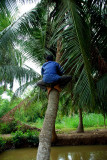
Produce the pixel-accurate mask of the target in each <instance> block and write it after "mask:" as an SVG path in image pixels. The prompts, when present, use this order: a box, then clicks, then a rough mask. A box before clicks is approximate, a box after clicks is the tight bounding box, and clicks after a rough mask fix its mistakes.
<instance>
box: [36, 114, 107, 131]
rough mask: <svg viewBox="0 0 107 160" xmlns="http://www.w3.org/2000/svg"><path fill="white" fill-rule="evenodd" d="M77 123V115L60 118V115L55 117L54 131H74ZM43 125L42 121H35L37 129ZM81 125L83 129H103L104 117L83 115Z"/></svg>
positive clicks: (100, 115)
mask: <svg viewBox="0 0 107 160" xmlns="http://www.w3.org/2000/svg"><path fill="white" fill-rule="evenodd" d="M78 123H79V117H78V115H76V114H75V115H74V116H69V117H67V116H64V117H61V116H60V115H57V119H56V123H55V126H56V129H61V130H63V129H64V128H65V129H76V128H77V127H78ZM42 124H43V119H37V121H36V124H35V125H36V126H37V127H38V128H41V127H42ZM106 124H107V118H106ZM83 125H84V127H85V128H89V127H94V128H97V127H104V117H103V116H102V114H95V113H89V114H86V113H84V114H83Z"/></svg>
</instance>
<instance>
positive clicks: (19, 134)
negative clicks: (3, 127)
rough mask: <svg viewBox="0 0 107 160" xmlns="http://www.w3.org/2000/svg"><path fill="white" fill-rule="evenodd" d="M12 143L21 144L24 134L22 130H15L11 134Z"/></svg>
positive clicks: (18, 145) (17, 145)
mask: <svg viewBox="0 0 107 160" xmlns="http://www.w3.org/2000/svg"><path fill="white" fill-rule="evenodd" d="M12 135H13V138H12V143H13V144H14V145H15V147H16V148H17V147H20V146H21V145H22V144H23V139H24V134H23V132H22V131H16V132H15V133H13V134H12Z"/></svg>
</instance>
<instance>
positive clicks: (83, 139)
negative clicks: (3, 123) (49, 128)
mask: <svg viewBox="0 0 107 160" xmlns="http://www.w3.org/2000/svg"><path fill="white" fill-rule="evenodd" d="M0 137H4V138H7V137H8V138H9V137H11V135H10V134H4V135H0ZM52 145H55V146H66V145H73V146H75V145H107V129H96V130H91V131H85V132H84V133H76V132H75V131H72V132H70V133H69V134H65V133H63V134H57V141H56V142H55V143H53V144H52Z"/></svg>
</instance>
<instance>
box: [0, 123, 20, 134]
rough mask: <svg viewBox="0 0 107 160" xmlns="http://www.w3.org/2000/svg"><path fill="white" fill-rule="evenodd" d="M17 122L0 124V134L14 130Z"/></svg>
mask: <svg viewBox="0 0 107 160" xmlns="http://www.w3.org/2000/svg"><path fill="white" fill-rule="evenodd" d="M16 125H17V123H16V122H15V121H12V122H8V123H1V124H0V134H9V133H11V132H14V131H16Z"/></svg>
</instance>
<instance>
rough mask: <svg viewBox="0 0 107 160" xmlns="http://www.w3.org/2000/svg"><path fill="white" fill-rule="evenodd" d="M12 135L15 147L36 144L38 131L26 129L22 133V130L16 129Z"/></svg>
mask: <svg viewBox="0 0 107 160" xmlns="http://www.w3.org/2000/svg"><path fill="white" fill-rule="evenodd" d="M12 135H13V138H12V143H13V144H14V145H15V147H16V148H19V147H21V146H26V145H32V146H36V145H37V144H38V143H39V138H38V132H32V131H30V130H27V132H25V133H23V132H22V131H16V132H15V133H13V134H12Z"/></svg>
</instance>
